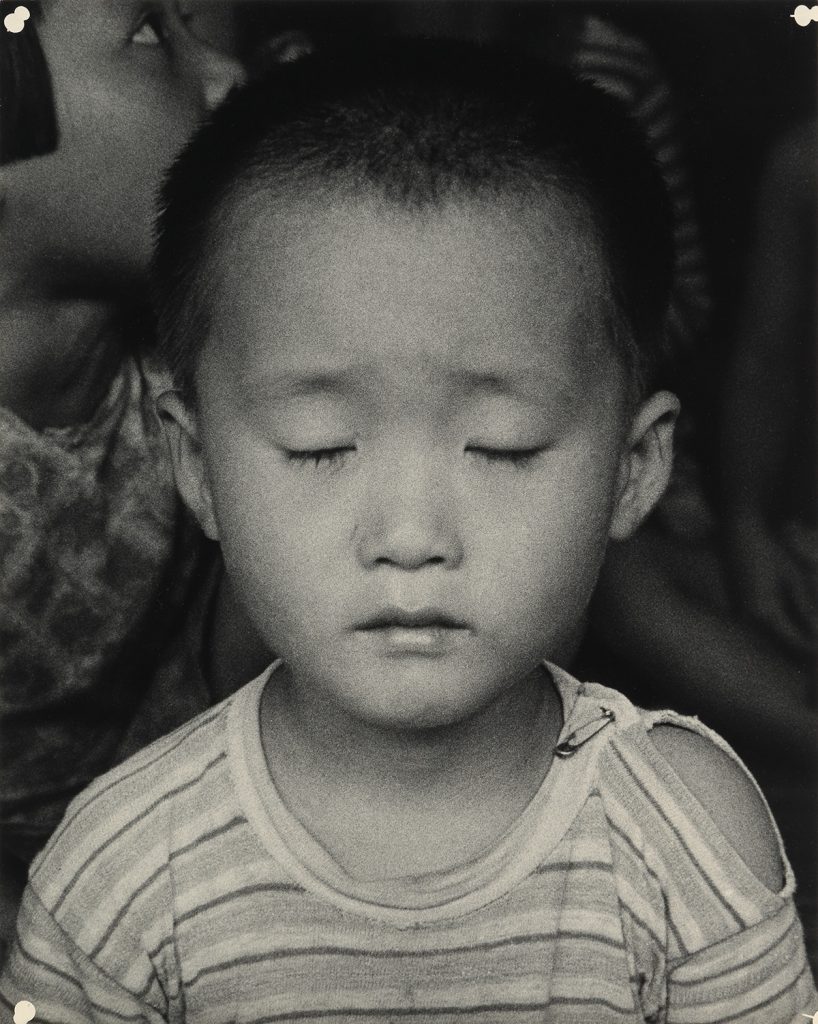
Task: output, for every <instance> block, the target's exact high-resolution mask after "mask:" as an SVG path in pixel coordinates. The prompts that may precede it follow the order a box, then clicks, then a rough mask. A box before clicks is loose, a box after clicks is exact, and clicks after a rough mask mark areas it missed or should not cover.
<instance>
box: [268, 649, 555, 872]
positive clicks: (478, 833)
mask: <svg viewBox="0 0 818 1024" xmlns="http://www.w3.org/2000/svg"><path fill="white" fill-rule="evenodd" d="M317 703H318V702H316V704H317ZM261 715H262V721H261V733H262V741H263V744H264V748H265V754H266V757H267V763H268V766H269V769H270V773H271V775H272V777H273V779H274V780H275V783H276V787H277V789H278V791H279V793H280V795H281V797H282V799H283V800H284V802H285V804H286V805H287V806H288V807H289V808H290V810H291V812H292V813H293V814H294V815H295V816H296V817H297V818H299V820H300V821H301V823H302V824H303V825H304V826H305V827H306V828H307V830H308V831H310V832H311V833H312V834H313V836H314V837H315V838H316V839H318V841H319V842H321V843H322V844H323V845H324V846H325V848H327V849H328V850H329V851H330V852H331V853H332V854H333V855H334V856H335V857H336V858H337V859H338V860H339V862H340V863H342V864H343V865H344V866H345V867H346V868H347V870H349V871H350V872H351V873H360V874H363V875H364V876H369V877H374V875H375V874H376V873H379V872H381V871H385V872H386V873H387V874H389V873H390V872H392V873H423V871H426V870H440V869H442V868H445V867H447V866H451V864H454V863H459V862H462V861H465V860H468V859H470V858H471V857H473V856H475V855H477V854H479V852H481V851H482V850H483V849H484V848H485V847H487V846H488V845H490V844H491V843H492V842H493V841H494V840H495V839H496V838H497V837H498V836H499V835H501V834H502V833H503V832H504V831H506V829H507V828H508V827H509V826H510V825H511V823H512V822H513V821H514V820H515V819H516V818H517V817H518V816H519V814H520V813H522V811H523V809H524V808H525V806H526V805H527V804H528V803H529V801H530V800H531V798H532V797H533V796H534V794H535V793H536V791H537V789H538V788H539V786H540V784H541V783H542V780H543V778H544V776H545V774H546V772H547V771H548V768H549V767H550V763H551V756H552V751H553V748H554V746H555V744H556V740H557V736H558V734H559V731H560V729H561V727H562V709H561V704H560V699H559V695H558V694H557V692H556V690H555V688H554V686H553V684H552V683H551V682H550V680H547V679H546V677H545V676H544V673H543V671H542V670H541V669H540V668H537V669H536V670H535V671H533V672H531V673H529V674H528V675H527V676H526V677H525V678H523V679H521V680H519V681H518V682H517V683H516V684H515V685H513V686H511V687H509V688H508V689H506V690H505V691H504V692H503V693H502V694H501V695H500V696H499V697H498V698H497V699H496V700H495V701H494V702H493V703H492V704H491V705H489V706H488V707H486V708H483V709H482V710H481V711H480V712H479V713H478V714H476V715H474V716H472V717H471V718H469V719H468V720H466V721H463V722H459V723H456V724H455V725H450V726H447V727H445V728H440V729H428V730H418V731H392V730H387V729H380V728H377V727H372V726H371V725H369V724H367V723H365V722H360V721H355V720H351V719H350V718H349V717H348V716H345V715H343V714H338V713H335V712H334V711H333V710H332V709H330V710H329V711H328V709H326V707H315V706H313V705H312V704H311V705H310V707H309V708H307V707H304V706H302V705H301V704H300V702H299V701H298V699H297V696H296V695H295V694H294V693H293V688H292V686H291V685H290V681H289V678H288V674H287V672H286V670H283V671H281V673H280V677H279V673H278V672H277V673H275V674H274V675H273V677H272V679H271V680H270V683H269V684H268V685H267V687H266V690H265V694H264V698H263V700H262V711H261ZM415 837H422V842H420V843H418V839H416V838H415ZM431 840H435V841H431Z"/></svg>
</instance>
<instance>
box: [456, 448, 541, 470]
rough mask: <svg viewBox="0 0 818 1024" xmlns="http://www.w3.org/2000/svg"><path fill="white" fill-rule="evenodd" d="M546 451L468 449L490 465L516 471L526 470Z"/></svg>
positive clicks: (530, 449) (528, 449) (529, 449)
mask: <svg viewBox="0 0 818 1024" xmlns="http://www.w3.org/2000/svg"><path fill="white" fill-rule="evenodd" d="M544 450H545V449H543V448H481V447H479V446H477V445H472V446H471V447H469V448H467V449H466V451H467V452H474V453H475V454H477V455H479V456H481V458H484V459H485V460H486V461H487V462H489V463H493V464H499V465H508V466H513V467H514V468H515V469H524V468H525V467H526V466H529V465H530V464H531V463H532V462H533V461H534V459H536V458H537V456H538V455H541V454H542V452H543V451H544Z"/></svg>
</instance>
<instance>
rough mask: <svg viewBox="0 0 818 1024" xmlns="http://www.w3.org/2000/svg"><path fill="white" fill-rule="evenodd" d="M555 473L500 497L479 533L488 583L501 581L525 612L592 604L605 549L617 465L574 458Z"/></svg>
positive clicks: (487, 511)
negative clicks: (553, 604) (555, 604)
mask: <svg viewBox="0 0 818 1024" xmlns="http://www.w3.org/2000/svg"><path fill="white" fill-rule="evenodd" d="M555 462H556V460H555ZM551 470H552V471H551V472H549V473H548V475H547V476H543V478H542V479H541V480H538V479H537V478H532V480H531V482H530V483H528V484H526V486H524V487H522V486H518V487H514V486H511V485H510V486H509V487H508V488H506V489H505V492H504V493H503V492H498V493H497V494H496V495H495V496H494V498H493V500H490V501H488V502H487V503H486V505H485V506H484V513H483V516H482V520H483V521H482V525H481V526H480V527H479V528H477V529H476V530H475V538H476V543H477V546H478V549H479V551H480V557H479V561H480V562H482V564H483V566H484V575H485V579H486V581H487V583H488V584H489V585H491V583H492V581H495V582H496V583H497V584H500V583H502V584H503V585H504V588H505V590H506V592H507V593H512V594H514V595H515V604H519V605H520V606H521V607H525V606H529V607H541V606H542V604H543V603H549V602H553V601H563V600H564V601H567V602H570V603H572V604H576V602H580V603H584V602H586V601H587V600H588V598H589V597H590V592H591V590H592V589H593V586H594V583H595V581H596V577H597V574H598V571H599V567H600V565H601V562H602V558H603V556H604V553H605V548H606V545H607V535H608V524H609V521H610V516H611V511H612V508H613V496H614V489H615V487H614V485H615V472H614V467H612V466H611V465H610V464H608V463H605V464H604V465H601V466H600V465H599V464H598V462H592V461H589V460H588V459H586V458H583V457H582V454H581V453H576V454H573V455H571V457H569V458H566V459H564V460H561V462H560V464H555V465H554V466H552V467H551Z"/></svg>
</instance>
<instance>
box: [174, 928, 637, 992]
mask: <svg viewBox="0 0 818 1024" xmlns="http://www.w3.org/2000/svg"><path fill="white" fill-rule="evenodd" d="M555 939H560V940H561V941H565V940H569V939H570V940H574V941H578V942H579V941H582V942H589V943H597V944H599V945H602V946H608V947H610V948H613V949H623V948H624V947H623V945H622V943H621V942H616V941H614V940H613V939H611V938H609V937H608V936H607V935H598V934H595V933H594V932H569V931H565V930H563V931H553V932H542V933H540V934H537V935H512V936H508V937H507V938H504V939H495V940H494V941H493V942H480V943H475V944H474V945H462V946H436V947H433V948H430V949H423V948H417V949H372V948H366V947H363V948H362V947H360V946H357V947H356V946H303V947H300V946H299V947H290V948H285V949H272V950H269V951H267V952H265V953H255V954H252V955H248V956H243V957H235V958H234V959H231V960H225V961H224V962H222V963H218V964H212V965H211V966H209V967H203V968H202V969H201V970H200V971H197V973H196V974H194V975H193V976H192V977H190V978H186V979H184V981H185V985H187V986H188V987H190V988H192V987H193V986H194V985H195V984H196V983H197V982H199V981H200V980H201V979H202V978H203V977H205V976H206V975H208V974H218V973H219V972H220V971H225V970H232V969H233V968H234V967H248V966H250V965H252V964H257V963H264V962H266V961H272V960H285V959H287V958H290V957H312V956H317V957H320V956H349V957H355V958H358V957H361V958H365V959H369V960H403V959H409V958H411V959H426V958H428V959H432V958H434V957H446V956H463V955H470V954H474V953H485V952H488V951H490V950H495V949H503V948H507V947H513V946H523V945H535V944H537V943H542V942H551V941H553V940H555Z"/></svg>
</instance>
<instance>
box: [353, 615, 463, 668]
mask: <svg viewBox="0 0 818 1024" xmlns="http://www.w3.org/2000/svg"><path fill="white" fill-rule="evenodd" d="M355 630H356V632H358V633H360V634H362V635H363V636H365V637H368V638H370V639H371V640H372V641H373V642H375V643H376V644H377V645H378V648H379V649H380V650H381V652H382V653H383V654H385V655H386V656H387V657H400V656H405V655H408V656H412V655H421V656H425V657H438V656H440V655H443V654H446V653H448V652H450V651H451V650H452V649H453V648H454V647H455V646H457V645H458V644H459V643H461V642H462V641H463V640H464V639H465V638H466V637H467V636H468V635H469V634H470V632H471V627H470V626H469V625H468V623H466V622H463V621H462V620H460V619H456V618H454V617H453V616H451V615H449V614H448V613H447V612H444V611H441V610H439V609H437V608H419V609H416V610H411V611H410V610H407V609H403V608H386V609H384V610H383V611H382V612H379V613H378V614H377V615H374V616H373V617H372V618H371V619H367V620H366V621H365V622H362V623H361V624H360V625H358V626H356V627H355Z"/></svg>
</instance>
